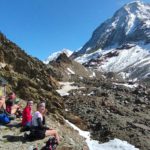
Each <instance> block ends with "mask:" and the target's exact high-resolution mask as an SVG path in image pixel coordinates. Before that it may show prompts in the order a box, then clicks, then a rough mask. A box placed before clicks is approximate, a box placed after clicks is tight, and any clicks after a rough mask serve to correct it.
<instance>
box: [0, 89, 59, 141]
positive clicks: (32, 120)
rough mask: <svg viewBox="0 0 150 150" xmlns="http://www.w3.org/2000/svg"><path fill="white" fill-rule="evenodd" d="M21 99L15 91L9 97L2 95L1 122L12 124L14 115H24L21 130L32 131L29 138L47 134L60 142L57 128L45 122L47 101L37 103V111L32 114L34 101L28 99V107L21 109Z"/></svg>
mask: <svg viewBox="0 0 150 150" xmlns="http://www.w3.org/2000/svg"><path fill="white" fill-rule="evenodd" d="M20 103H21V101H20V100H19V99H18V98H17V97H16V95H15V93H13V92H12V93H10V94H9V95H8V99H7V100H6V97H5V96H1V97H0V124H10V121H11V119H12V118H13V119H14V118H15V117H14V116H16V117H17V116H18V117H22V121H21V126H22V129H21V131H30V134H29V135H26V136H27V138H30V137H32V138H35V139H44V138H45V137H46V136H54V137H55V138H56V140H57V142H58V143H59V142H60V138H59V135H58V133H57V131H56V130H54V129H50V128H49V127H47V126H46V124H45V114H46V107H45V102H40V103H39V104H37V111H36V112H34V113H33V114H32V110H33V101H32V100H28V101H27V104H26V107H25V108H24V109H23V111H21V108H20Z"/></svg>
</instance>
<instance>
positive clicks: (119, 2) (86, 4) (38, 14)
mask: <svg viewBox="0 0 150 150" xmlns="http://www.w3.org/2000/svg"><path fill="white" fill-rule="evenodd" d="M131 1H132V0H0V2H1V3H0V30H1V32H3V33H4V34H5V35H6V36H7V37H8V38H9V39H10V40H12V41H13V42H15V43H16V44H17V45H19V46H20V47H21V48H22V49H24V50H25V51H26V52H27V53H28V54H30V55H32V56H34V57H37V58H39V59H41V60H44V59H46V58H47V57H48V56H49V55H50V54H51V53H53V52H55V51H58V50H61V49H62V48H68V49H71V50H77V49H78V48H80V47H81V46H83V45H84V44H85V42H87V40H89V38H90V37H91V35H92V32H93V31H94V29H95V28H96V27H97V26H99V25H100V24H101V23H102V22H103V21H105V20H106V19H108V18H110V17H111V16H112V15H113V13H114V12H115V11H116V10H117V9H119V8H120V7H121V6H123V5H124V4H125V3H128V2H131ZM144 2H150V0H144Z"/></svg>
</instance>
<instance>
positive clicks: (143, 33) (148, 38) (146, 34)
mask: <svg viewBox="0 0 150 150" xmlns="http://www.w3.org/2000/svg"><path fill="white" fill-rule="evenodd" d="M140 41H143V42H144V43H149V42H150V4H144V3H143V2H141V1H134V2H131V3H128V4H126V5H124V6H123V7H122V8H120V9H119V10H118V11H117V12H116V13H115V14H114V15H113V17H112V18H110V19H108V20H106V21H105V22H104V23H102V24H101V25H100V26H99V27H98V28H97V29H96V30H95V31H94V32H93V35H92V37H91V39H90V40H89V41H88V42H87V43H86V44H85V45H84V46H83V47H82V49H81V50H79V51H78V52H77V53H76V57H77V56H81V55H83V54H89V53H93V52H94V51H97V50H98V49H108V48H110V47H112V46H113V47H114V46H116V47H118V46H120V45H122V44H125V43H129V42H130V43H134V42H140Z"/></svg>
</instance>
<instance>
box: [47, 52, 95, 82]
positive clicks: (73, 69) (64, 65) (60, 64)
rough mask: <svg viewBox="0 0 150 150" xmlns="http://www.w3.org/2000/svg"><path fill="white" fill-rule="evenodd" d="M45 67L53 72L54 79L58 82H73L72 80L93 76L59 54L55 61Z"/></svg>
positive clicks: (78, 64)
mask: <svg viewBox="0 0 150 150" xmlns="http://www.w3.org/2000/svg"><path fill="white" fill-rule="evenodd" d="M47 66H48V68H50V69H51V70H53V72H54V73H55V76H54V77H55V78H56V79H57V80H59V81H73V80H74V78H79V77H80V78H83V77H89V78H90V77H91V78H92V77H93V76H95V74H93V72H92V71H90V70H89V69H86V68H85V67H84V66H83V65H81V64H80V63H78V62H76V61H74V60H72V59H70V58H69V57H68V56H67V55H66V54H65V53H61V54H60V55H59V56H58V57H57V58H56V60H53V61H51V62H49V64H48V65H47Z"/></svg>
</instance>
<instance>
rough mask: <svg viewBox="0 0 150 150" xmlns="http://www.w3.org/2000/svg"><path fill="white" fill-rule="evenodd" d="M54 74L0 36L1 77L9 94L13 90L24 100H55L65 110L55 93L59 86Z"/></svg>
mask: <svg viewBox="0 0 150 150" xmlns="http://www.w3.org/2000/svg"><path fill="white" fill-rule="evenodd" d="M52 74H53V72H52V70H50V69H49V68H47V67H46V65H44V64H43V63H42V62H41V61H39V60H38V59H36V58H33V57H31V56H29V55H27V54H26V53H25V52H24V51H23V50H21V49H20V48H19V47H18V46H17V45H16V44H14V43H13V42H11V41H9V40H8V39H7V38H6V37H5V36H4V35H3V34H2V33H1V34H0V76H2V77H4V78H5V79H6V80H7V81H8V83H9V85H8V86H7V92H9V91H12V90H13V91H15V92H16V93H17V95H18V96H19V97H21V98H23V99H29V98H33V99H35V100H37V101H38V100H40V99H42V98H44V99H45V100H46V99H50V100H54V101H57V102H58V103H60V106H62V108H63V103H62V102H61V98H60V97H59V95H58V94H57V93H56V92H55V89H56V88H58V86H59V84H58V82H57V81H56V80H55V79H54V78H53V77H52ZM49 105H50V104H49Z"/></svg>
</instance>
